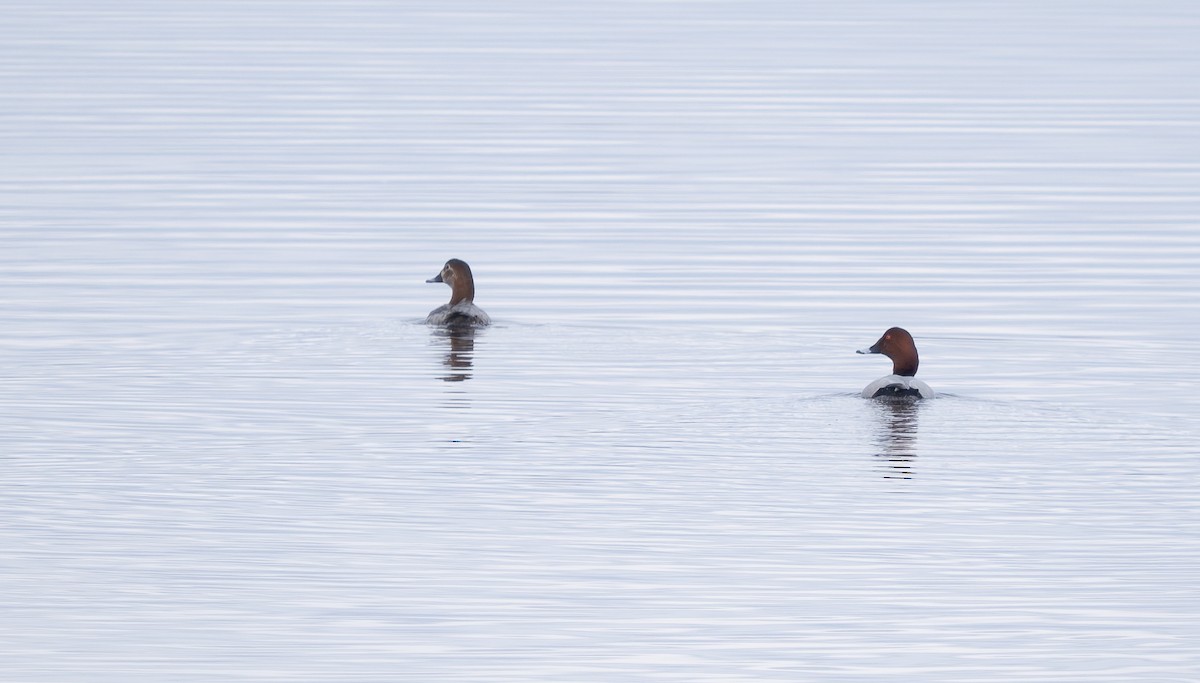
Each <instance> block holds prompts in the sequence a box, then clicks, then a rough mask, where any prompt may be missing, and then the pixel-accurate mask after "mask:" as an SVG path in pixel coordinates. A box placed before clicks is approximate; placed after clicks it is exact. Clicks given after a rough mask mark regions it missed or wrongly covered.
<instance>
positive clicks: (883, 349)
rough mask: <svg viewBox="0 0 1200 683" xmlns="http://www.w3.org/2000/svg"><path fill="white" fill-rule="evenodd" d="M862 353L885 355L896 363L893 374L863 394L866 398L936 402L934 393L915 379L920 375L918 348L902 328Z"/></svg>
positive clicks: (874, 384)
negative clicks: (918, 373)
mask: <svg viewBox="0 0 1200 683" xmlns="http://www.w3.org/2000/svg"><path fill="white" fill-rule="evenodd" d="M858 352H859V353H882V354H883V355H885V356H887V357H888V358H891V359H892V374H890V375H885V376H883V377H880V378H879V379H877V380H875V381H874V382H871V383H870V384H868V385H867V386H866V388H865V389H863V390H862V395H863V398H933V397H934V395H935V394H934V393H933V389H930V388H929V385H928V384H926V383H924V382H922V381H921V380H919V379H917V378H915V377H913V375H916V374H917V365H918V364H919V363H920V361H919V359H918V358H917V344H916V342H914V341H913V338H912V335H911V334H909V333H908V330H905V329H904V328H902V327H893V328H892V329H890V330H888V331H887V332H884V333H883V336H882V337H880V338H879V341H877V342H875V343H874V344H872V345H871V346H869V347H867V348H865V349H859V350H858Z"/></svg>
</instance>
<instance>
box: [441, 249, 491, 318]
mask: <svg viewBox="0 0 1200 683" xmlns="http://www.w3.org/2000/svg"><path fill="white" fill-rule="evenodd" d="M426 282H445V283H446V284H448V285H450V303H447V304H442V305H441V306H438V307H437V308H435V309H433V310H432V311H430V312H429V316H428V317H426V318H425V323H426V324H428V325H445V326H447V327H471V326H476V325H488V324H490V323H491V322H492V320H491V318H489V317H488V314H487V313H484V312H483V309H482V308H480V307H478V306H476V305H475V278H474V277H473V276H472V275H471V266H468V265H467V262H466V261H462V260H459V259H456V258H452V259H450V260H449V261H446V265H444V266H442V271H441V272H440V273H438V274H437V275H434V276H433V277H431V278H429V279H428V280H426Z"/></svg>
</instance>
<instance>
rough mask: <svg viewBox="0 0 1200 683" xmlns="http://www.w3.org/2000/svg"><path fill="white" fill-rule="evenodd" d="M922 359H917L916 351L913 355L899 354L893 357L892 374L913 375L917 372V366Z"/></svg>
mask: <svg viewBox="0 0 1200 683" xmlns="http://www.w3.org/2000/svg"><path fill="white" fill-rule="evenodd" d="M919 364H920V361H919V360H918V359H917V354H916V352H913V353H912V354H911V355H907V354H906V355H904V356H897V357H896V358H893V359H892V374H893V375H900V376H901V377H912V376H913V375H916V374H917V366H918V365H919Z"/></svg>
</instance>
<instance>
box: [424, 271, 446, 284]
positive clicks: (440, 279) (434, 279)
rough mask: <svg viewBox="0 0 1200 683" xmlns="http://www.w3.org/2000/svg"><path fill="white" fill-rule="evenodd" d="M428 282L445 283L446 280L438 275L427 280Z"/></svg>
mask: <svg viewBox="0 0 1200 683" xmlns="http://www.w3.org/2000/svg"><path fill="white" fill-rule="evenodd" d="M426 282H445V280H443V279H442V274H441V273H438V274H437V275H434V276H433V277H431V278H429V279H428V280H426Z"/></svg>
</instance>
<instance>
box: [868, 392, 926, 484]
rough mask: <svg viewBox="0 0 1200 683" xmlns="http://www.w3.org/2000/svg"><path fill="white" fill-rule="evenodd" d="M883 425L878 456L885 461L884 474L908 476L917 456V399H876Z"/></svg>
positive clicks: (890, 476) (898, 476) (897, 476)
mask: <svg viewBox="0 0 1200 683" xmlns="http://www.w3.org/2000/svg"><path fill="white" fill-rule="evenodd" d="M877 405H878V406H879V407H878V410H879V411H880V412H881V413H882V415H881V417H882V421H883V425H882V427H881V428H880V430H879V445H880V448H881V452H880V453H879V457H880V458H883V459H884V460H886V461H887V464H886V468H887V469H886V470H884V471H885V473H886V474H885V475H884V476H885V477H888V478H902V479H908V478H909V477H911V475H912V465H913V461H914V460H916V458H917V449H916V447H917V411H918V410H920V406H919V405H918V402H917V401H879V402H877Z"/></svg>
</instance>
